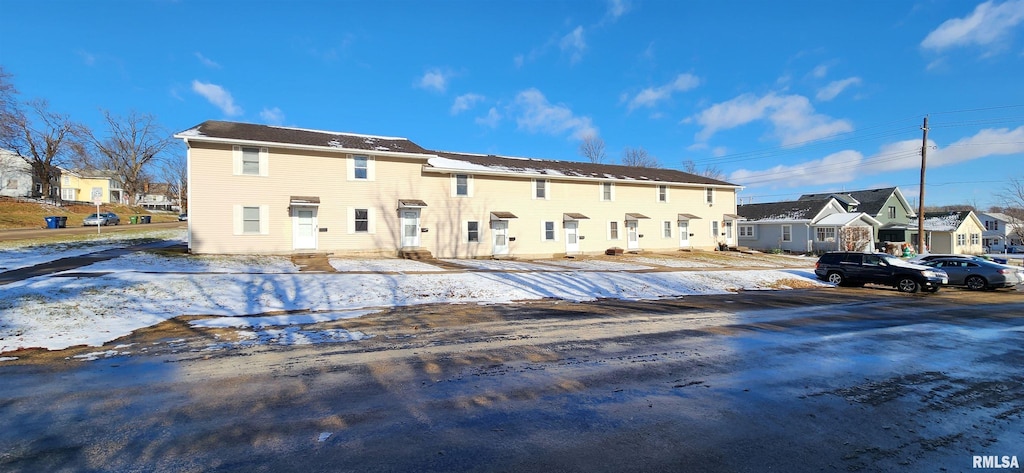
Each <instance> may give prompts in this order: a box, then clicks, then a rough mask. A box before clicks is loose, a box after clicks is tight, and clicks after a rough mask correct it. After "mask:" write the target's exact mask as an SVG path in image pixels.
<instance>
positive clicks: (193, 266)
mask: <svg viewBox="0 0 1024 473" xmlns="http://www.w3.org/2000/svg"><path fill="white" fill-rule="evenodd" d="M87 270H88V271H89V272H117V271H134V272H143V273H248V272H253V271H257V272H259V273H261V274H262V273H297V272H299V267H298V266H296V265H295V264H294V263H292V262H291V258H289V257H287V256H263V255H191V254H183V255H177V256H163V255H157V254H153V253H145V252H139V253H132V254H129V255H125V256H122V257H120V258H116V259H113V260H107V261H100V262H98V263H93V264H91V265H89V266H88V267H87ZM72 271H80V269H74V270H72Z"/></svg>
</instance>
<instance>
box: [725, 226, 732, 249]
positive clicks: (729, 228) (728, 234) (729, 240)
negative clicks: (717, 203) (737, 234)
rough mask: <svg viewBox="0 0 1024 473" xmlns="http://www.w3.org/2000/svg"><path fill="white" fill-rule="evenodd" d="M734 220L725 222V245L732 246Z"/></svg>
mask: <svg viewBox="0 0 1024 473" xmlns="http://www.w3.org/2000/svg"><path fill="white" fill-rule="evenodd" d="M732 243H733V239H732V220H726V221H725V244H726V245H729V246H732Z"/></svg>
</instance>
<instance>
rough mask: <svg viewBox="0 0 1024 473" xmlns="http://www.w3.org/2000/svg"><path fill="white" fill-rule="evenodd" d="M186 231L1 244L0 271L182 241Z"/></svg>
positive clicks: (118, 234)
mask: <svg viewBox="0 0 1024 473" xmlns="http://www.w3.org/2000/svg"><path fill="white" fill-rule="evenodd" d="M185 238H186V237H185V230H182V229H173V230H152V231H145V232H116V233H104V234H101V235H86V236H83V237H81V239H80V240H74V241H65V242H60V243H50V244H42V245H35V244H25V243H24V242H20V241H14V242H6V243H2V244H0V271H9V270H12V269H19V268H26V267H29V266H35V265H37V264H42V263H47V262H50V261H54V260H58V259H61V258H69V257H73V256H81V255H84V254H88V253H95V252H97V251H103V250H109V249H112V248H122V247H124V246H125V245H130V244H132V243H135V242H138V241H142V240H146V239H161V240H178V241H182V242H183V241H185Z"/></svg>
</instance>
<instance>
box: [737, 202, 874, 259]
mask: <svg viewBox="0 0 1024 473" xmlns="http://www.w3.org/2000/svg"><path fill="white" fill-rule="evenodd" d="M848 208H849V203H848V202H843V201H840V200H839V199H837V198H836V197H834V196H827V197H824V198H821V199H809V198H808V199H805V198H801V199H799V200H793V201H785V202H768V203H761V204H746V205H740V206H738V207H737V208H736V212H737V213H738V214H739V215H740V217H742V219H743V220H742V221H741V222H740V223H739V229H738V238H739V243H740V245H742V246H746V247H749V248H754V249H758V250H762V251H775V250H778V251H784V252H788V253H809V252H825V251H838V250H845V251H863V250H867V249H870V248H872V247H873V246H874V243H875V239H874V235H875V228H876V227H877V226H878V225H879V224H880V222H879V221H878V220H875V219H874V218H873V217H871V216H870V215H868V214H866V213H864V212H848V211H847V209H848Z"/></svg>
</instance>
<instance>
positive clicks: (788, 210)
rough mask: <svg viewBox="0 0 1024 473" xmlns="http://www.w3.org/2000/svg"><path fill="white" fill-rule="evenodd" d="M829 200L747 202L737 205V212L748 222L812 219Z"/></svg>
mask: <svg viewBox="0 0 1024 473" xmlns="http://www.w3.org/2000/svg"><path fill="white" fill-rule="evenodd" d="M828 202H829V198H824V199H800V200H791V201H786V202H766V203H763V204H746V205H740V206H738V207H736V213H737V214H739V215H740V216H741V217H743V218H745V219H746V220H747V221H748V222H756V221H779V220H811V219H812V218H814V216H815V215H818V212H821V210H822V209H824V208H825V205H827V204H828Z"/></svg>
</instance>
